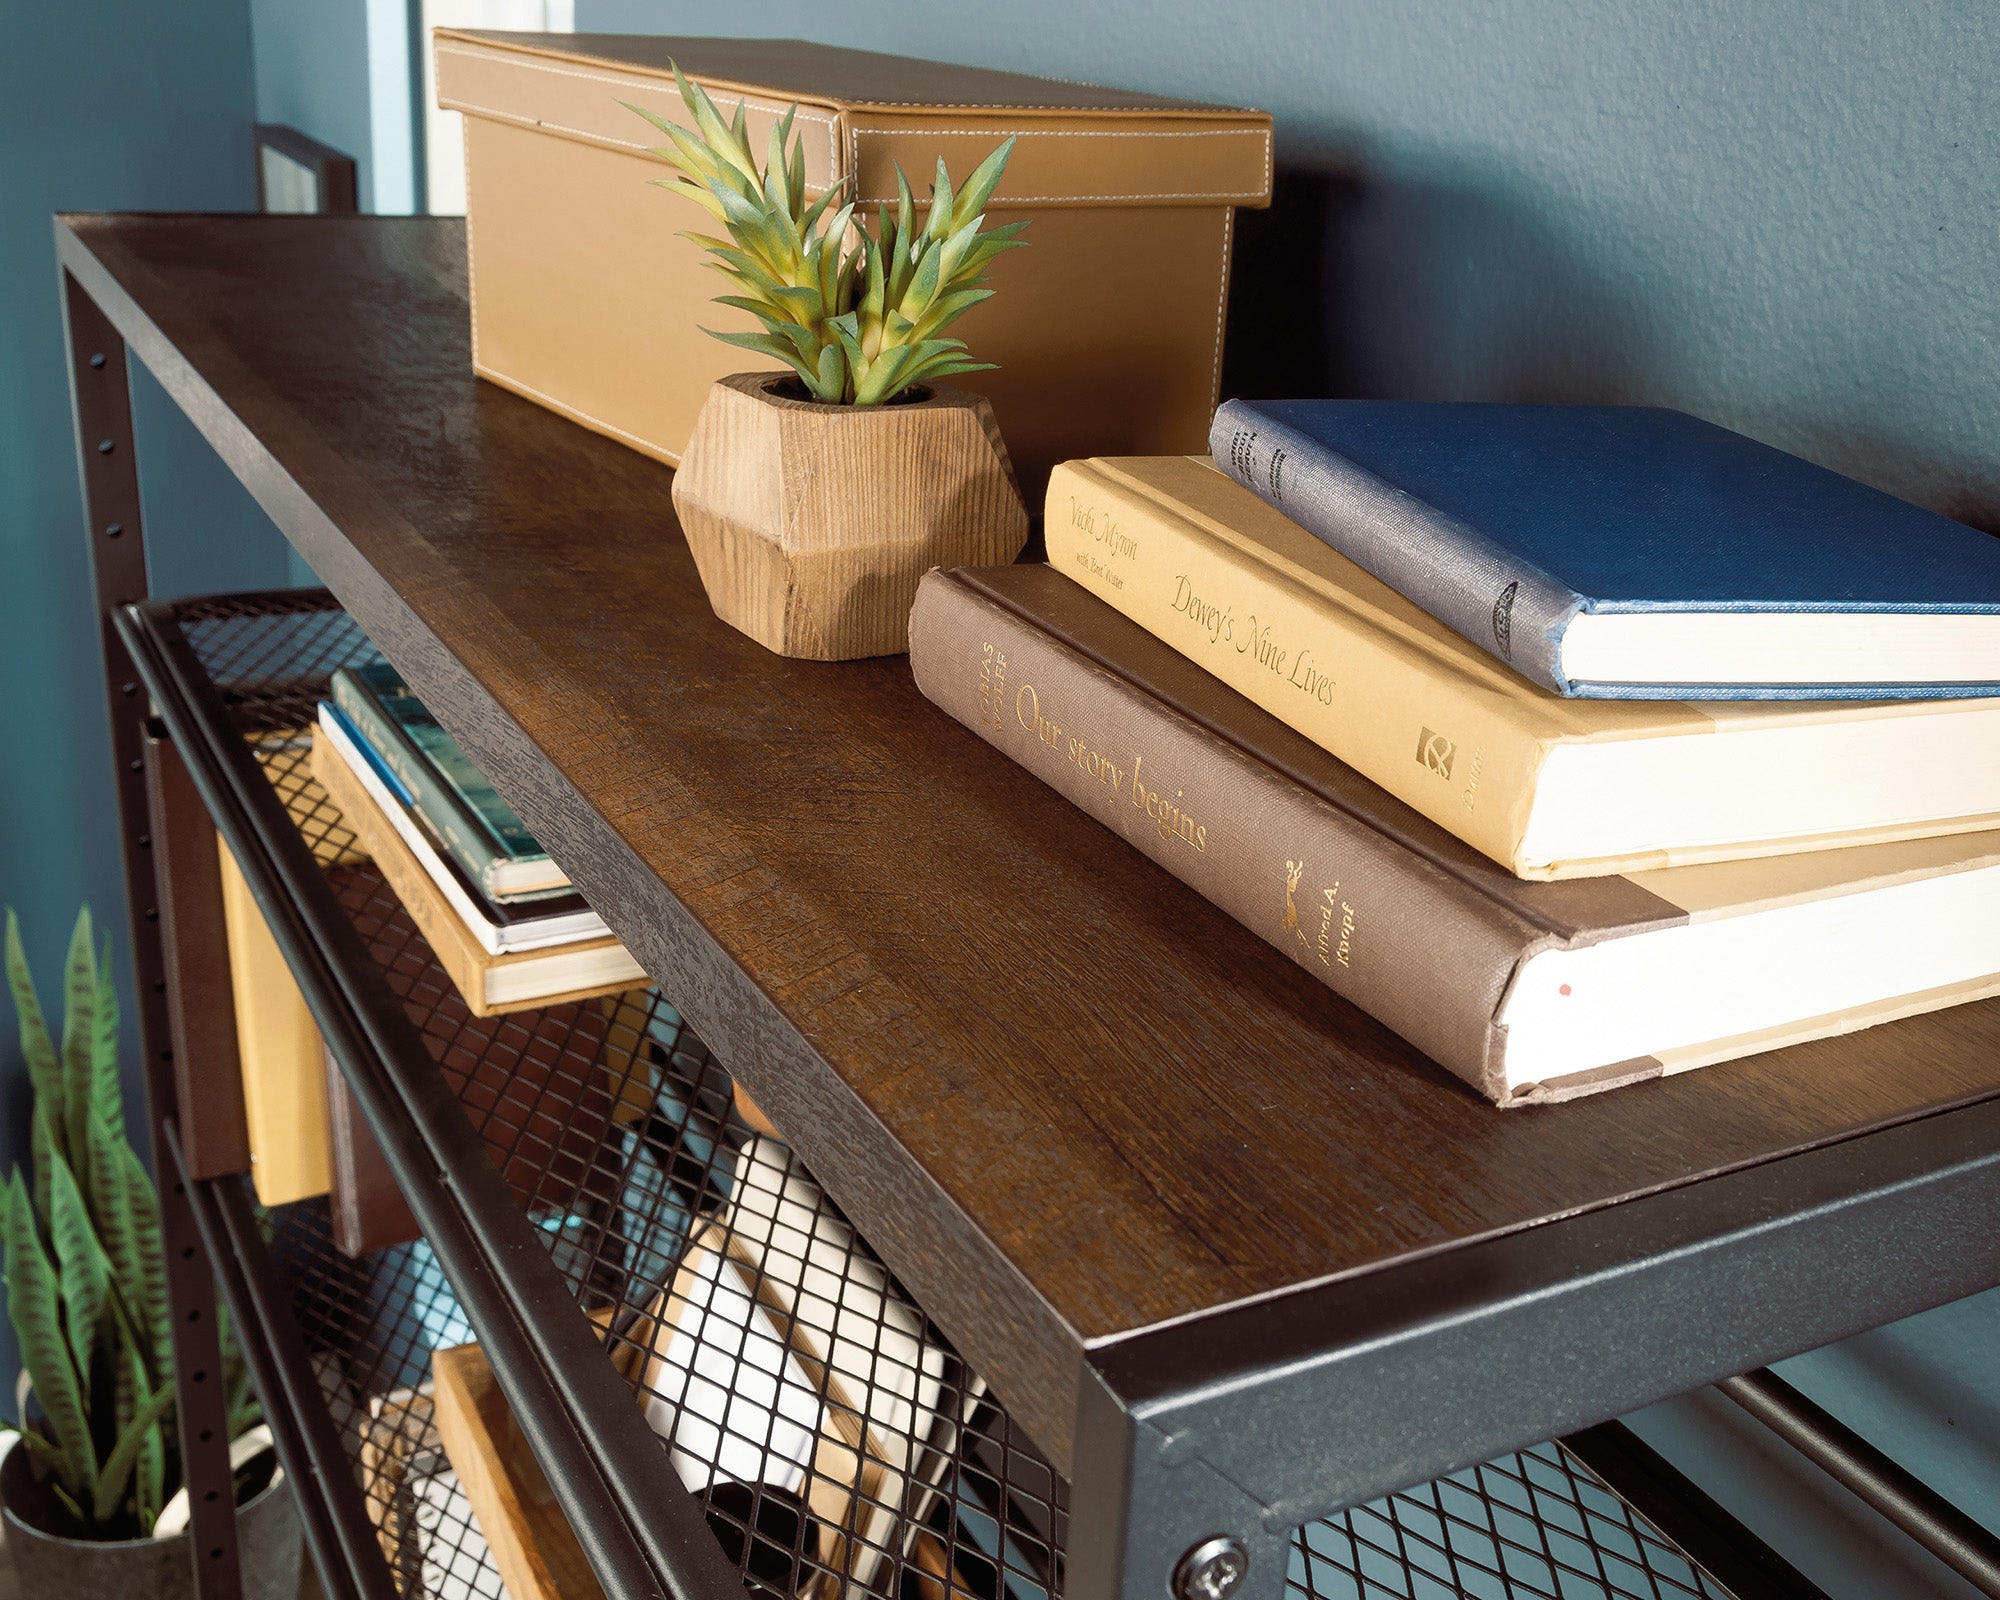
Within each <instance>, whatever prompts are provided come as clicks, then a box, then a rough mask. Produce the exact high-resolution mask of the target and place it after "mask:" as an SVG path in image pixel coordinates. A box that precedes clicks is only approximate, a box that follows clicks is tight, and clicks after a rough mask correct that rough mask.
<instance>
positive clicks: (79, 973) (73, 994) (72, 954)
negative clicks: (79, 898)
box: [61, 906, 98, 1173]
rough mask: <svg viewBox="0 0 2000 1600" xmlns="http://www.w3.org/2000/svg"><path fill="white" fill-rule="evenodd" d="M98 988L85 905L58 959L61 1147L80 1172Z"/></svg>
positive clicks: (93, 943) (93, 941) (94, 950)
mask: <svg viewBox="0 0 2000 1600" xmlns="http://www.w3.org/2000/svg"><path fill="white" fill-rule="evenodd" d="M97 989H98V983H97V936H96V932H95V930H94V929H93V928H92V927H91V925H90V907H89V906H85V907H84V908H83V909H82V910H81V911H79V912H77V914H76V926H75V928H74V929H72V930H71V932H70V940H69V955H68V957H67V959H66V960H65V961H64V963H63V1006H64V1009H63V1041H62V1064H63V1098H62V1142H61V1150H62V1154H63V1156H64V1157H65V1159H67V1160H68V1162H69V1163H70V1165H71V1166H72V1167H74V1168H76V1170H77V1171H78V1172H79V1173H84V1172H87V1170H88V1166H87V1163H88V1162H89V1159H90V1157H89V1153H88V1152H87V1151H86V1150H85V1149H84V1147H83V1145H84V1129H85V1128H86V1127H87V1126H88V1125H89V1122H90V1102H91V1096H92V1090H93V1087H94V1084H95V1077H96V1074H95V1072H94V1070H93V1068H94V1066H95V1057H96V1052H97Z"/></svg>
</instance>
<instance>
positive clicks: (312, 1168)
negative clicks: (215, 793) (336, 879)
mask: <svg viewBox="0 0 2000 1600" xmlns="http://www.w3.org/2000/svg"><path fill="white" fill-rule="evenodd" d="M308 738H309V735H307V734H306V733H305V732H304V731H303V730H300V729H280V730H275V731H270V732H264V733H259V734H257V735H256V736H254V737H253V738H252V739H251V741H250V746H251V749H252V751H253V752H254V753H255V755H256V757H257V763H258V766H259V768H260V770H261V771H262V772H263V774H264V776H265V777H266V779H268V780H269V781H270V783H271V785H272V786H273V788H275V789H276V790H277V792H278V797H279V799H280V800H281V801H283V803H284V806H285V810H286V813H287V814H288V815H289V816H290V817H291V818H292V819H293V821H294V822H296V823H298V824H299V825H300V827H301V829H302V831H303V832H304V833H305V835H306V836H307V837H308V838H309V839H310V840H311V841H312V849H313V855H314V858H315V859H316V860H317V861H318V862H319V864H320V865H321V866H322V867H326V868H332V869H337V868H341V867H345V866H350V865H352V864H353V863H355V862H357V861H362V860H365V859H366V857H365V856H364V855H363V853H362V852H361V851H360V850H359V849H357V848H356V847H355V846H354V845H353V843H352V842H351V841H350V840H349V839H348V836H347V835H346V833H345V832H344V831H343V830H341V829H339V828H337V827H327V826H325V825H324V816H325V813H326V811H327V809H328V807H329V800H328V797H327V794H326V792H325V790H324V789H322V788H321V787H320V785H319V784H318V783H316V782H315V781H313V779H312V778H311V777H310V776H309V775H308V774H307V773H306V772H305V771H304V770H303V768H302V767H301V766H300V764H299V762H298V760H297V754H298V751H299V749H300V748H301V747H302V746H303V745H304V744H305V743H306V742H307V740H308ZM216 854H217V857H218V861H219V866H220V871H221V875H222V916H223V926H224V930H225V933H226V936H227V939H228V943H229V987H230V999H231V1002H232V1005H233V1007H234V1010H235V1014H236V1044H237V1058H238V1062H239V1065H240V1067H241V1074H242V1083H243V1114H244V1123H245V1127H246V1131H247V1132H248V1134H249V1144H250V1179H251V1183H252V1184H253V1185H254V1186H255V1188H256V1191H257V1198H258V1200H259V1201H260V1202H262V1203H263V1204H264V1205H267V1206H275V1205H283V1204H285V1203H287V1202H289V1201H293V1200H304V1199H308V1198H310V1197H312V1196H314V1195H322V1194H325V1193H326V1192H327V1188H328V1184H329V1182H330V1179H331V1173H330V1169H329V1165H328V1162H329V1147H328V1114H329V1109H328V1104H327V1097H326V1078H325V1075H324V1072H323V1070H322V1067H321V1051H322V1045H321V1042H320V1035H319V1029H318V1027H317V1026H316V1025H315V1024H314V1022H313V1018H312V1012H311V1011H310V1010H309V1009H308V1007H307V1005H306V1000H305V996H304V995H303V994H301V993H300V992H299V986H298V983H297V981H296V980H295V979H294V978H293V977H292V970H291V967H290V965H289V964H288V963H287V962H286V960H285V957H284V953H283V952H282V951H281V950H280V949H279V948H278V942H277V940H276V939H275V938H274V937H273V936H272V933H271V930H270V927H269V925H268V924H266V922H265V921H264V914H263V912H262V911H261V910H260V909H259V908H258V905H257V897H256V895H255V894H254V893H252V891H251V888H250V884H249V882H248V880H247V879H246V878H245V877H244V875H243V869H242V866H241V864H240V863H239V862H238V861H237V859H236V857H235V855H234V854H233V853H232V851H231V850H230V847H229V843H228V841H227V840H225V839H222V838H221V837H220V836H218V838H217V840H216Z"/></svg>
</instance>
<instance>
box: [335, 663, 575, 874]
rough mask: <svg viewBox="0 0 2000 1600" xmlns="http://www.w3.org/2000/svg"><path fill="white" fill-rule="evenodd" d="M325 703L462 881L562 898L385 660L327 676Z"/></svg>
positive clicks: (499, 803)
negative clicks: (328, 700)
mask: <svg viewBox="0 0 2000 1600" xmlns="http://www.w3.org/2000/svg"><path fill="white" fill-rule="evenodd" d="M333 703H334V704H335V705H336V706H338V707H339V708H340V710H341V711H342V713H343V714H344V715H345V716H346V718H347V720H348V722H349V724H350V725H351V726H352V727H353V729H354V731H355V732H356V733H357V734H358V735H359V736H360V737H361V739H362V740H363V741H365V743H366V745H367V750H366V752H365V753H366V754H368V755H371V756H373V757H374V758H375V760H376V761H377V762H379V763H380V765H381V767H382V768H385V769H387V775H388V776H390V777H391V778H392V779H393V780H394V783H395V785H396V786H397V787H398V788H399V789H400V790H401V794H400V796H399V798H401V799H403V800H404V801H405V803H406V804H407V805H408V806H409V807H410V809H411V810H412V811H414V812H416V813H417V815H418V816H420V817H421V818H422V819H423V821H424V823H425V824H426V825H427V827H428V828H429V830H430V831H431V833H432V834H433V835H435V837H436V838H437V840H438V842H439V843H440V844H441V845H443V846H444V848H445V849H446V850H447V851H448V852H449V853H450V854H451V856H452V858H453V859H454V860H455V861H457V863H458V864H459V866H460V867H462V868H463V869H464V871H465V874H466V876H467V877H469V878H470V879H472V881H473V882H474V883H476V884H477V885H478V886H479V888H480V889H481V890H482V891H483V892H484V893H485V894H487V895H489V896H491V897H492V898H493V899H495V900H500V901H506V900H520V899H526V898H530V897H532V896H536V895H553V894H564V893H567V892H568V891H569V888H570V881H569V875H568V874H567V873H565V872H564V871H563V870H562V868H561V867H559V866H557V865H556V863H555V862H553V861H551V860H550V859H549V854H548V852H547V851H546V850H544V849H543V848H542V847H541V845H540V844H539V843H537V842H536V840H535V836H534V835H533V834H532V833H530V832H529V831H528V826H527V824H526V823H524V822H523V821H522V820H521V818H520V815H519V813H517V812H516V811H515V810H514V808H513V807H512V806H510V805H508V804H507V802H506V801H505V800H503V799H501V798H500V795H499V794H498V792H497V791H496V790H495V789H494V787H493V785H492V784H490V783H488V782H487V781H486V776H485V774H484V773H482V772H481V771H480V770H479V768H478V767H476V766H474V765H473V763H472V760H471V758H470V757H468V756H467V755H466V753H465V752H464V751H463V750H462V749H460V748H459V745H458V741H457V740H455V739H454V738H452V736H451V735H450V734H448V733H447V732H445V730H444V729H443V728H442V727H440V726H439V725H438V721H437V719H436V718H435V717H433V716H432V715H431V714H430V712H429V710H428V709H427V708H426V707H425V705H424V703H423V702H422V701H421V700H419V699H418V698H417V697H416V696H415V695H413V694H412V693H410V690H409V687H408V686H407V685H406V684H405V683H404V682H403V680H402V679H401V678H400V677H399V676H398V675H397V673H396V669H395V668H394V667H392V666H390V665H389V664H388V663H387V662H385V661H377V662H373V663H370V664H369V665H367V666H361V667H343V668H341V669H340V670H339V671H338V672H336V673H334V675H333Z"/></svg>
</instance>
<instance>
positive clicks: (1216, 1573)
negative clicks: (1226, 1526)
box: [1174, 1534, 1250, 1600]
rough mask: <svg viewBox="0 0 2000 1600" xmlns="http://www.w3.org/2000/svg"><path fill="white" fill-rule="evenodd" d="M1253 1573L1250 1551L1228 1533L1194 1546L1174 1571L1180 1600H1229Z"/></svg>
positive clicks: (1175, 1587) (1175, 1590)
mask: <svg viewBox="0 0 2000 1600" xmlns="http://www.w3.org/2000/svg"><path fill="white" fill-rule="evenodd" d="M1249 1571H1250V1552H1249V1551H1248V1550H1246V1549H1245V1548H1244V1547H1243V1546H1242V1545H1241V1544H1240V1543H1238V1542H1237V1541H1236V1540H1234V1539H1232V1538H1230V1537H1229V1536H1228V1535H1226V1534H1217V1535H1215V1536H1214V1537H1213V1538H1210V1539H1204V1540H1202V1541H1201V1543H1200V1544H1197V1545H1194V1546H1192V1547H1191V1548H1190V1549H1189V1550H1188V1553H1187V1554H1186V1555H1184V1556H1182V1557H1181V1559H1180V1563H1179V1565H1177V1566H1176V1567H1175V1568H1174V1593H1175V1595H1176V1596H1178V1597H1179V1600H1229V1596H1231V1595H1232V1594H1234V1593H1235V1592H1236V1591H1237V1590H1238V1589H1239V1588H1241V1587H1242V1585H1243V1579H1244V1578H1245V1576H1247V1575H1248V1573H1249Z"/></svg>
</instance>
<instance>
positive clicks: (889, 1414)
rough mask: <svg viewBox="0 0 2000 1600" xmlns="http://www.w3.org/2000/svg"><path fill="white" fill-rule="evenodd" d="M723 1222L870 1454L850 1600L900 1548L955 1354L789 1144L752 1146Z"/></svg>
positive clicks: (843, 1425)
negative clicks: (930, 1337)
mask: <svg viewBox="0 0 2000 1600" xmlns="http://www.w3.org/2000/svg"><path fill="white" fill-rule="evenodd" d="M725 1222H726V1225H727V1226H728V1227H729V1228H730V1229H731V1230H733V1233H734V1239H735V1244H736V1246H737V1247H738V1248H740V1249H745V1250H747V1251H750V1252H754V1253H756V1254H758V1255H759V1256H760V1257H761V1265H762V1268H763V1271H764V1274H765V1281H764V1286H763V1292H764V1293H765V1295H766V1296H767V1298H769V1297H775V1298H776V1299H777V1300H778V1301H779V1302H780V1303H781V1304H782V1305H783V1307H784V1309H785V1310H786V1311H787V1312H789V1313H790V1315H791V1317H792V1329H791V1336H792V1340H793V1344H794V1346H795V1347H796V1348H798V1349H799V1350H800V1351H801V1352H802V1353H804V1354H805V1355H806V1356H807V1357H808V1358H809V1359H810V1360H811V1361H813V1362H814V1363H815V1364H817V1365H819V1366H821V1367H823V1368H824V1369H825V1370H826V1373H827V1405H828V1411H829V1419H830V1421H831V1422H832V1424H833V1425H834V1427H835V1428H836V1429H837V1430H838V1431H839V1432H840V1433H841V1434H842V1435H843V1436H845V1437H847V1438H848V1439H849V1440H850V1442H852V1443H853V1444H854V1445H855V1446H856V1447H857V1448H858V1449H860V1451H861V1454H862V1457H863V1459H862V1460H861V1461H856V1462H854V1463H853V1466H854V1468H855V1469H856V1470H857V1471H858V1472H859V1474H860V1481H858V1482H855V1483H853V1484H851V1485H848V1486H847V1487H850V1488H852V1489H854V1490H855V1491H856V1492H857V1493H858V1494H859V1496H860V1499H859V1501H858V1504H857V1507H856V1508H855V1509H854V1510H852V1511H851V1512H850V1513H849V1515H848V1516H847V1517H846V1518H844V1519H843V1520H844V1522H845V1524H846V1526H845V1528H844V1530H843V1531H845V1532H846V1533H848V1534H849V1535H851V1536H852V1538H853V1541H854V1543H853V1546H852V1553H851V1554H850V1555H848V1556H847V1557H845V1558H844V1559H842V1560H840V1561H839V1562H838V1563H837V1564H838V1565H840V1566H841V1567H842V1568H843V1569H844V1570H845V1571H846V1573H847V1575H848V1577H849V1579H850V1583H849V1586H848V1587H849V1591H850V1593H852V1592H853V1591H855V1590H856V1589H858V1588H861V1587H865V1586H866V1585H868V1584H869V1583H870V1582H872V1581H873V1579H874V1576H875V1573H876V1570H877V1569H878V1567H879V1566H880V1564H881V1561H882V1559H883V1557H884V1556H885V1555H886V1554H887V1553H888V1551H889V1549H890V1547H891V1545H892V1544H893V1543H894V1541H895V1535H896V1523H897V1521H898V1519H899V1517H900V1515H901V1507H902V1501H903V1497H904V1492H905V1482H904V1475H905V1474H907V1473H908V1472H909V1471H910V1470H911V1468H912V1464H913V1459H914V1457H915V1456H916V1453H917V1451H918V1449H919V1447H920V1446H921V1444H922V1443H923V1441H925V1440H926V1439H928V1438H930V1437H931V1434H932V1432H933V1430H934V1429H935V1427H936V1424H937V1415H936V1414H937V1407H938V1402H939V1396H940V1391H941V1388H942V1384H943V1378H944V1372H945V1365H946V1357H945V1353H944V1351H942V1350H941V1349H939V1348H938V1347H937V1346H936V1345H934V1344H930V1343H927V1342H926V1341H925V1339H924V1337H923V1317H922V1315H921V1314H920V1313H919V1312H918V1311H917V1309H916V1308H915V1307H914V1306H913V1305H911V1304H910V1303H909V1301H908V1300H906V1299H904V1298H903V1296H902V1295H901V1294H900V1293H898V1292H897V1291H896V1290H895V1289H894V1287H893V1286H892V1285H891V1283H890V1281H889V1275H888V1273H887V1272H886V1271H885V1270H884V1269H883V1267H882V1266H881V1264H880V1263H879V1262H877V1261H876V1260H875V1259H874V1258H873V1257H872V1256H870V1255H869V1254H868V1253H867V1252H866V1251H865V1250H864V1249H863V1248H862V1247H861V1245H860V1243H859V1241H858V1240H857V1239H856V1238H855V1236H854V1232H853V1230H852V1229H851V1228H849V1227H848V1225H847V1224H846V1222H844V1221H843V1220H842V1219H841V1218H840V1216H839V1215H838V1214H837V1213H836V1212H834V1211H833V1210H832V1209H831V1208H830V1207H829V1205H828V1204H827V1202H826V1198H825V1196H824V1195H823V1194H822V1193H821V1192H820V1189H819V1187H818V1185H816V1184H815V1183H813V1181H812V1180H811V1179H810V1178H808V1177H807V1176H806V1175H805V1173H804V1171H803V1170H802V1169H801V1168H800V1166H799V1165H798V1162H797V1160H796V1159H795V1158H794V1156H793V1155H792V1152H791V1149H790V1147H789V1146H787V1145H785V1144H784V1143H782V1142H781V1141H779V1140H777V1139H771V1138H758V1139H752V1140H750V1141H749V1142H748V1143H746V1144H745V1145H744V1146H743V1148H742V1150H741V1152H740V1153H739V1155H738V1157H737V1165H736V1178H735V1183H734V1185H733V1187H732V1189H731V1193H730V1204H729V1209H728V1211H727V1213H726V1214H725ZM863 1427H865V1429H866V1443H865V1445H864V1444H863V1443H862V1436H861V1430H862V1428H863ZM834 1459H838V1456H837V1455H835V1456H834ZM885 1469H886V1470H885ZM808 1498H809V1499H810V1500H815V1501H820V1502H823V1500H824V1497H823V1496H809V1497H808ZM817 1509H818V1505H817V1504H815V1510H817ZM822 1559H829V1560H832V1559H834V1552H832V1551H822Z"/></svg>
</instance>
